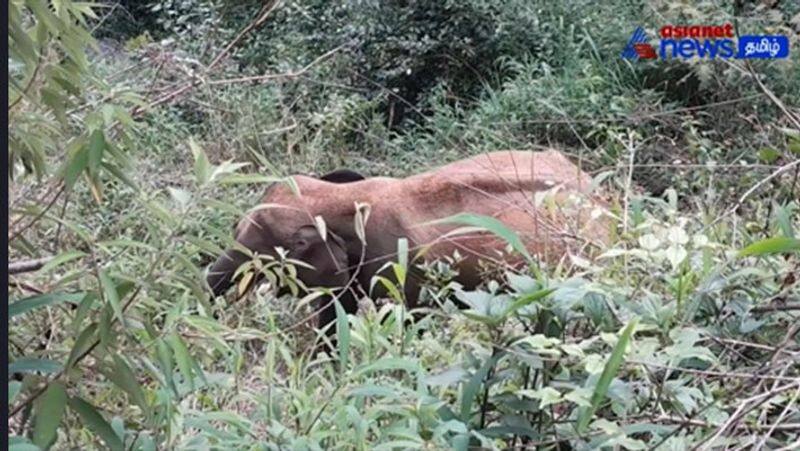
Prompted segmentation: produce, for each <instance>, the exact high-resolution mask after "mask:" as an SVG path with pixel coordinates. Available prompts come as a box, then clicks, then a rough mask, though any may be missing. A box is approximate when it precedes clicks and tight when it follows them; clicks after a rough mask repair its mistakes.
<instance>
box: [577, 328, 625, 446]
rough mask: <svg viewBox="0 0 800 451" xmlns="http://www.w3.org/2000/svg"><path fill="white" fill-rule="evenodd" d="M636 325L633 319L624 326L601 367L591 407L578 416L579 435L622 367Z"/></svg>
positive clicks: (584, 429)
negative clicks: (609, 355) (601, 370)
mask: <svg viewBox="0 0 800 451" xmlns="http://www.w3.org/2000/svg"><path fill="white" fill-rule="evenodd" d="M636 323H637V320H636V319H633V320H632V321H631V322H629V323H628V325H627V326H625V330H623V331H622V334H621V335H620V337H619V341H617V345H616V346H614V350H613V351H611V357H609V358H608V361H607V362H606V365H605V367H603V373H602V374H601V375H600V379H599V380H598V381H597V385H595V387H594V393H592V399H591V401H590V402H591V404H592V405H591V406H590V407H584V408H583V409H582V410H581V412H580V415H578V423H577V429H578V433H579V434H583V433H584V432H585V431H586V427H587V426H589V421H591V419H592V417H593V416H594V413H595V412H596V411H597V409H598V408H599V407H600V403H601V402H603V400H604V399H605V398H606V394H607V393H608V387H610V386H611V381H612V379H614V376H616V374H617V372H618V371H619V368H620V367H621V366H622V361H623V359H624V357H625V348H627V347H628V343H629V342H630V340H631V336H632V335H633V330H634V328H635V327H636Z"/></svg>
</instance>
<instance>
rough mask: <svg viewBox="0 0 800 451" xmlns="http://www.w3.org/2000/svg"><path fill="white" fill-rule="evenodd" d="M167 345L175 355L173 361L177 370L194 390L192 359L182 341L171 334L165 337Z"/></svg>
mask: <svg viewBox="0 0 800 451" xmlns="http://www.w3.org/2000/svg"><path fill="white" fill-rule="evenodd" d="M167 343H169V346H170V348H172V352H173V353H174V354H175V361H176V362H177V363H178V369H179V370H180V372H181V374H183V378H184V379H185V380H186V382H187V383H188V384H189V386H190V387H191V388H192V390H194V371H192V357H191V355H190V354H189V350H188V349H187V348H186V345H185V344H184V343H183V340H181V338H180V337H179V336H178V335H176V334H171V335H170V336H169V337H167Z"/></svg>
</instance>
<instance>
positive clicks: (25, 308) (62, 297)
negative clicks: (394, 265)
mask: <svg viewBox="0 0 800 451" xmlns="http://www.w3.org/2000/svg"><path fill="white" fill-rule="evenodd" d="M85 296H86V293H46V294H40V295H37V296H31V297H29V298H25V299H21V300H19V301H15V302H12V303H11V304H9V306H8V317H9V318H14V317H15V316H18V315H22V314H23V313H26V312H29V311H31V310H36V309H38V308H41V307H46V306H49V305H55V304H59V303H62V302H71V303H79V302H81V301H82V300H83V298H84V297H85Z"/></svg>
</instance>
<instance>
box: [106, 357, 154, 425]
mask: <svg viewBox="0 0 800 451" xmlns="http://www.w3.org/2000/svg"><path fill="white" fill-rule="evenodd" d="M112 362H113V363H112V365H111V366H110V367H109V368H108V369H106V370H105V371H104V373H103V374H104V375H105V376H106V377H107V378H108V379H110V380H111V382H113V383H114V385H116V386H117V387H119V388H120V389H122V390H123V391H124V392H125V393H126V394H127V395H128V396H129V397H130V400H131V401H132V402H133V403H134V404H136V405H137V406H139V407H140V408H141V409H142V411H143V412H145V414H147V413H148V412H149V408H150V406H149V405H148V404H147V400H146V398H145V395H144V390H143V389H142V386H141V385H140V384H139V381H138V380H137V379H136V375H134V373H133V370H131V367H130V366H129V365H128V363H127V362H126V360H125V358H124V357H122V356H119V355H114V356H112Z"/></svg>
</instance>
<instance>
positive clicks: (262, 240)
mask: <svg viewBox="0 0 800 451" xmlns="http://www.w3.org/2000/svg"><path fill="white" fill-rule="evenodd" d="M293 179H294V184H295V185H296V188H297V190H294V189H292V188H291V187H290V186H289V185H288V184H280V185H274V186H272V187H271V188H270V189H269V190H268V192H267V193H266V195H265V196H264V198H263V199H262V201H261V203H262V206H261V207H260V208H258V209H256V210H255V211H253V212H251V213H250V214H249V215H248V217H247V218H245V219H244V220H242V221H241V222H240V224H239V226H238V227H237V230H236V239H237V241H238V242H239V243H241V244H242V245H244V246H245V247H247V248H248V249H250V250H252V251H256V252H258V253H260V254H269V253H272V252H273V248H274V247H275V246H280V247H283V248H284V249H287V250H289V251H290V253H289V255H290V257H293V258H298V259H301V260H303V259H305V260H306V261H308V262H309V263H310V264H312V265H314V266H315V270H301V271H300V272H299V278H300V279H301V280H302V281H303V282H304V284H305V285H306V286H308V287H309V288H311V287H315V286H325V287H338V286H342V285H345V284H347V283H348V282H356V284H355V285H358V286H361V287H364V288H368V287H369V286H370V281H371V279H372V277H373V276H374V275H375V274H376V273H377V272H378V271H379V270H380V268H381V267H383V265H384V264H385V263H386V262H387V261H391V260H395V259H396V252H397V243H398V239H400V238H406V239H407V240H408V244H409V249H410V250H411V252H410V253H411V257H413V256H414V255H415V254H416V253H417V252H418V251H419V254H420V255H421V258H424V259H425V260H433V259H437V258H441V257H444V256H451V255H453V254H454V253H455V252H456V251H457V252H458V253H459V254H460V255H461V256H462V257H463V259H462V260H461V261H460V263H459V264H458V265H457V269H458V271H459V277H458V279H457V280H458V281H459V282H460V283H462V284H463V285H465V286H473V285H475V284H476V283H477V282H478V281H479V280H478V261H479V260H488V261H497V262H503V263H507V264H512V265H513V264H516V263H518V262H519V261H520V260H519V257H518V256H517V257H514V256H509V255H506V254H505V253H504V252H503V250H504V248H505V247H506V243H505V242H504V241H501V240H500V239H498V238H496V237H494V236H493V235H490V234H488V233H486V232H475V233H471V234H469V235H461V234H459V235H452V236H449V237H443V236H444V235H445V234H447V233H448V232H452V231H453V230H454V229H456V228H459V227H461V226H460V225H458V224H443V223H437V224H430V222H432V221H436V220H439V219H443V218H446V217H448V216H452V215H455V214H458V213H474V214H478V215H485V216H491V217H494V218H496V219H498V220H500V221H501V222H503V223H504V224H505V225H506V226H507V227H508V228H510V229H512V230H514V231H515V232H517V234H518V235H519V236H520V238H521V239H522V240H523V242H524V243H525V246H526V247H527V249H528V250H529V251H530V253H531V254H533V255H536V256H538V257H540V258H541V259H543V260H544V261H548V262H554V261H557V260H559V259H561V258H563V257H564V256H565V255H566V254H567V252H579V250H580V248H581V247H583V246H585V245H586V242H587V241H590V242H595V243H602V242H604V241H605V240H606V238H607V233H608V228H607V226H606V221H605V220H604V219H603V218H602V217H599V216H598V215H597V214H596V212H597V211H601V210H603V207H602V204H601V203H600V202H598V201H597V199H596V198H594V197H593V196H592V195H591V194H590V189H591V179H590V178H589V176H588V175H587V174H585V173H584V172H582V171H581V170H580V169H579V168H578V167H577V166H575V165H574V164H572V163H571V162H570V161H569V160H567V158H566V157H564V156H563V155H562V154H561V153H559V152H556V151H546V152H525V151H502V152H494V153H489V154H483V155H479V156H476V157H473V158H470V159H466V160H461V161H458V162H455V163H451V164H448V165H446V166H443V167H440V168H438V169H434V170H432V171H429V172H425V173H422V174H419V175H415V176H411V177H407V178H404V179H395V178H387V177H374V178H368V179H363V180H356V179H355V178H353V177H349V176H347V177H345V179H344V180H337V181H338V182H339V183H335V182H331V181H325V180H320V179H315V178H312V177H306V176H294V177H293ZM323 179H324V177H323ZM297 191H299V193H298V192H297ZM539 193H541V194H539ZM359 205H362V206H363V205H368V206H369V209H370V213H369V216H368V219H367V221H366V225H365V227H364V231H365V241H366V247H364V246H362V241H361V240H360V238H359V236H358V234H357V233H356V227H355V226H354V217H355V216H356V210H357V208H359V207H358V206H359ZM361 208H362V209H363V207H361ZM315 217H319V218H322V219H323V220H324V222H325V228H326V230H327V235H328V236H327V241H325V242H323V240H322V238H321V237H320V235H319V233H318V232H317V230H318V227H315V219H314V218H315ZM301 230H302V231H303V232H302V233H300V235H302V236H301V237H298V233H299V232H298V231H301ZM304 257H306V258H304ZM244 260H246V257H244V255H243V254H241V253H238V252H235V251H228V252H227V253H226V255H225V256H223V257H220V259H219V260H218V261H217V263H216V264H215V265H214V267H213V268H212V270H211V273H210V274H209V284H210V285H211V287H212V288H213V289H214V291H215V293H216V294H219V293H220V292H222V291H224V289H226V288H227V287H228V286H230V284H231V281H230V278H231V276H232V274H233V271H235V269H236V267H238V265H239V264H241V262H243V261H244ZM351 279H352V280H351ZM351 285H352V284H351ZM418 288H419V287H418V286H417V284H416V283H414V282H413V281H411V282H410V283H408V284H407V286H406V297H407V301H408V302H409V304H411V305H414V304H416V298H417V295H418ZM344 304H345V307H346V308H347V309H348V310H354V309H355V301H354V300H349V301H347V302H346V303H344ZM327 310H330V311H329V312H328V313H329V314H328V315H326V314H324V312H323V315H322V317H321V320H320V322H321V323H325V322H326V321H329V320H330V319H331V318H330V314H332V309H327ZM325 317H328V318H325Z"/></svg>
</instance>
